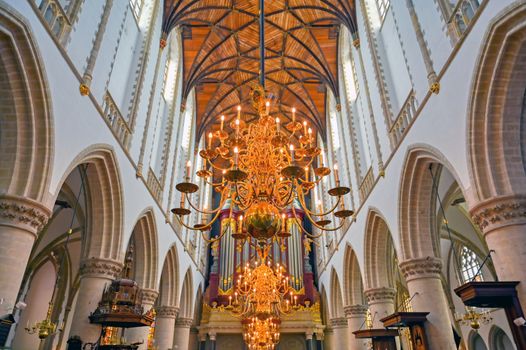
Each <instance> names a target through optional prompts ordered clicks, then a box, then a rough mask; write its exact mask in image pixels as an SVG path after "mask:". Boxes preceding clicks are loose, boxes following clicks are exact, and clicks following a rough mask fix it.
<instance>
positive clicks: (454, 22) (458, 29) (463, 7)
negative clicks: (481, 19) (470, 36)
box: [448, 0, 486, 40]
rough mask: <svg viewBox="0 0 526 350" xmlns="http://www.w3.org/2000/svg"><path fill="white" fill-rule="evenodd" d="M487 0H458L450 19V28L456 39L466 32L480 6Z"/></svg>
mask: <svg viewBox="0 0 526 350" xmlns="http://www.w3.org/2000/svg"><path fill="white" fill-rule="evenodd" d="M485 1H486V0H458V2H457V4H456V5H455V7H454V8H453V11H452V12H451V17H449V21H448V27H449V30H450V32H451V34H452V35H453V37H454V38H455V39H456V40H458V39H459V38H460V37H461V36H462V35H463V34H464V32H466V30H467V29H468V27H469V25H470V23H471V22H472V21H473V18H474V17H475V15H476V13H477V11H478V9H479V7H480V6H481V4H482V3H484V2H485Z"/></svg>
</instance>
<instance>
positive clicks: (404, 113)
mask: <svg viewBox="0 0 526 350" xmlns="http://www.w3.org/2000/svg"><path fill="white" fill-rule="evenodd" d="M415 115H416V98H415V92H414V91H413V90H411V92H410V93H409V96H407V99H406V100H405V102H404V105H403V106H402V109H401V110H400V113H399V114H398V116H397V117H396V119H395V121H394V123H393V125H392V126H391V130H389V134H390V137H391V139H392V140H393V141H394V142H395V145H398V143H399V142H400V140H401V139H402V136H404V134H405V132H406V131H407V127H408V126H409V124H411V121H412V120H413V119H414V117H415Z"/></svg>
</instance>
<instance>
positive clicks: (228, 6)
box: [163, 0, 355, 137]
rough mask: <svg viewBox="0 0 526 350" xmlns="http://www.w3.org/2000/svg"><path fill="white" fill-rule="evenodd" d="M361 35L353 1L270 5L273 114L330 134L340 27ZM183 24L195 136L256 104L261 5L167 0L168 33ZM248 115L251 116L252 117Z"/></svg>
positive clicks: (186, 88)
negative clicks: (328, 106)
mask: <svg viewBox="0 0 526 350" xmlns="http://www.w3.org/2000/svg"><path fill="white" fill-rule="evenodd" d="M341 24H343V25H345V26H346V27H347V28H348V29H349V30H350V31H351V32H353V33H354V32H355V10H354V0H265V25H264V28H265V81H266V86H265V87H266V89H267V91H268V92H269V93H270V94H271V95H272V96H273V99H274V100H273V103H272V107H271V114H272V115H275V116H280V118H287V116H290V114H291V113H290V111H291V108H292V107H296V109H297V117H298V118H299V119H306V120H308V122H309V125H313V126H314V127H315V129H317V130H320V131H321V132H322V134H323V133H324V131H325V123H326V122H325V101H326V93H327V91H328V90H330V91H332V92H333V94H334V95H335V96H336V97H337V98H338V95H339V93H338V69H337V57H338V55H337V52H338V28H339V26H340V25H341ZM175 27H180V28H181V30H182V37H183V51H184V53H183V60H184V63H183V64H184V83H183V98H184V99H186V97H188V95H189V94H190V92H191V91H192V89H195V92H196V95H195V96H196V108H197V109H196V112H197V113H196V114H197V136H198V137H199V136H200V135H201V134H202V133H203V132H204V131H206V130H208V129H210V128H211V127H212V124H213V123H217V122H218V120H219V116H220V115H222V114H224V115H225V116H226V117H227V121H228V120H229V119H230V118H233V117H234V116H235V113H236V108H235V107H236V106H237V105H238V104H241V105H242V106H243V114H244V115H255V113H254V111H253V110H252V108H251V107H250V89H251V87H252V86H253V85H254V84H255V83H257V82H258V81H259V72H260V67H259V62H260V51H259V47H260V43H259V27H260V26H259V1H258V0H165V3H164V17H163V32H164V35H167V34H169V33H170V31H171V30H172V29H174V28H175ZM248 118H250V117H248Z"/></svg>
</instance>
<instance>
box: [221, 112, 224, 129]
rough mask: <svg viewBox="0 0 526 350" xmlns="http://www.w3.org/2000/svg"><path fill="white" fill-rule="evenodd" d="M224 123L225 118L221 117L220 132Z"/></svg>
mask: <svg viewBox="0 0 526 350" xmlns="http://www.w3.org/2000/svg"><path fill="white" fill-rule="evenodd" d="M224 123H225V116H224V115H222V116H221V131H223V124H224Z"/></svg>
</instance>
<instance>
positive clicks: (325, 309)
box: [320, 285, 331, 325]
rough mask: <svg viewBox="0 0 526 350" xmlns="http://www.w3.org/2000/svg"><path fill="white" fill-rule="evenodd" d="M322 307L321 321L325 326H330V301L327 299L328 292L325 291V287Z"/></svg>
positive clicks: (323, 287)
mask: <svg viewBox="0 0 526 350" xmlns="http://www.w3.org/2000/svg"><path fill="white" fill-rule="evenodd" d="M320 294H321V303H320V304H321V305H320V313H321V320H322V322H323V324H324V325H328V324H329V319H331V314H330V312H331V310H329V299H328V298H327V291H326V290H325V286H324V285H322V286H321V293H320Z"/></svg>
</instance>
